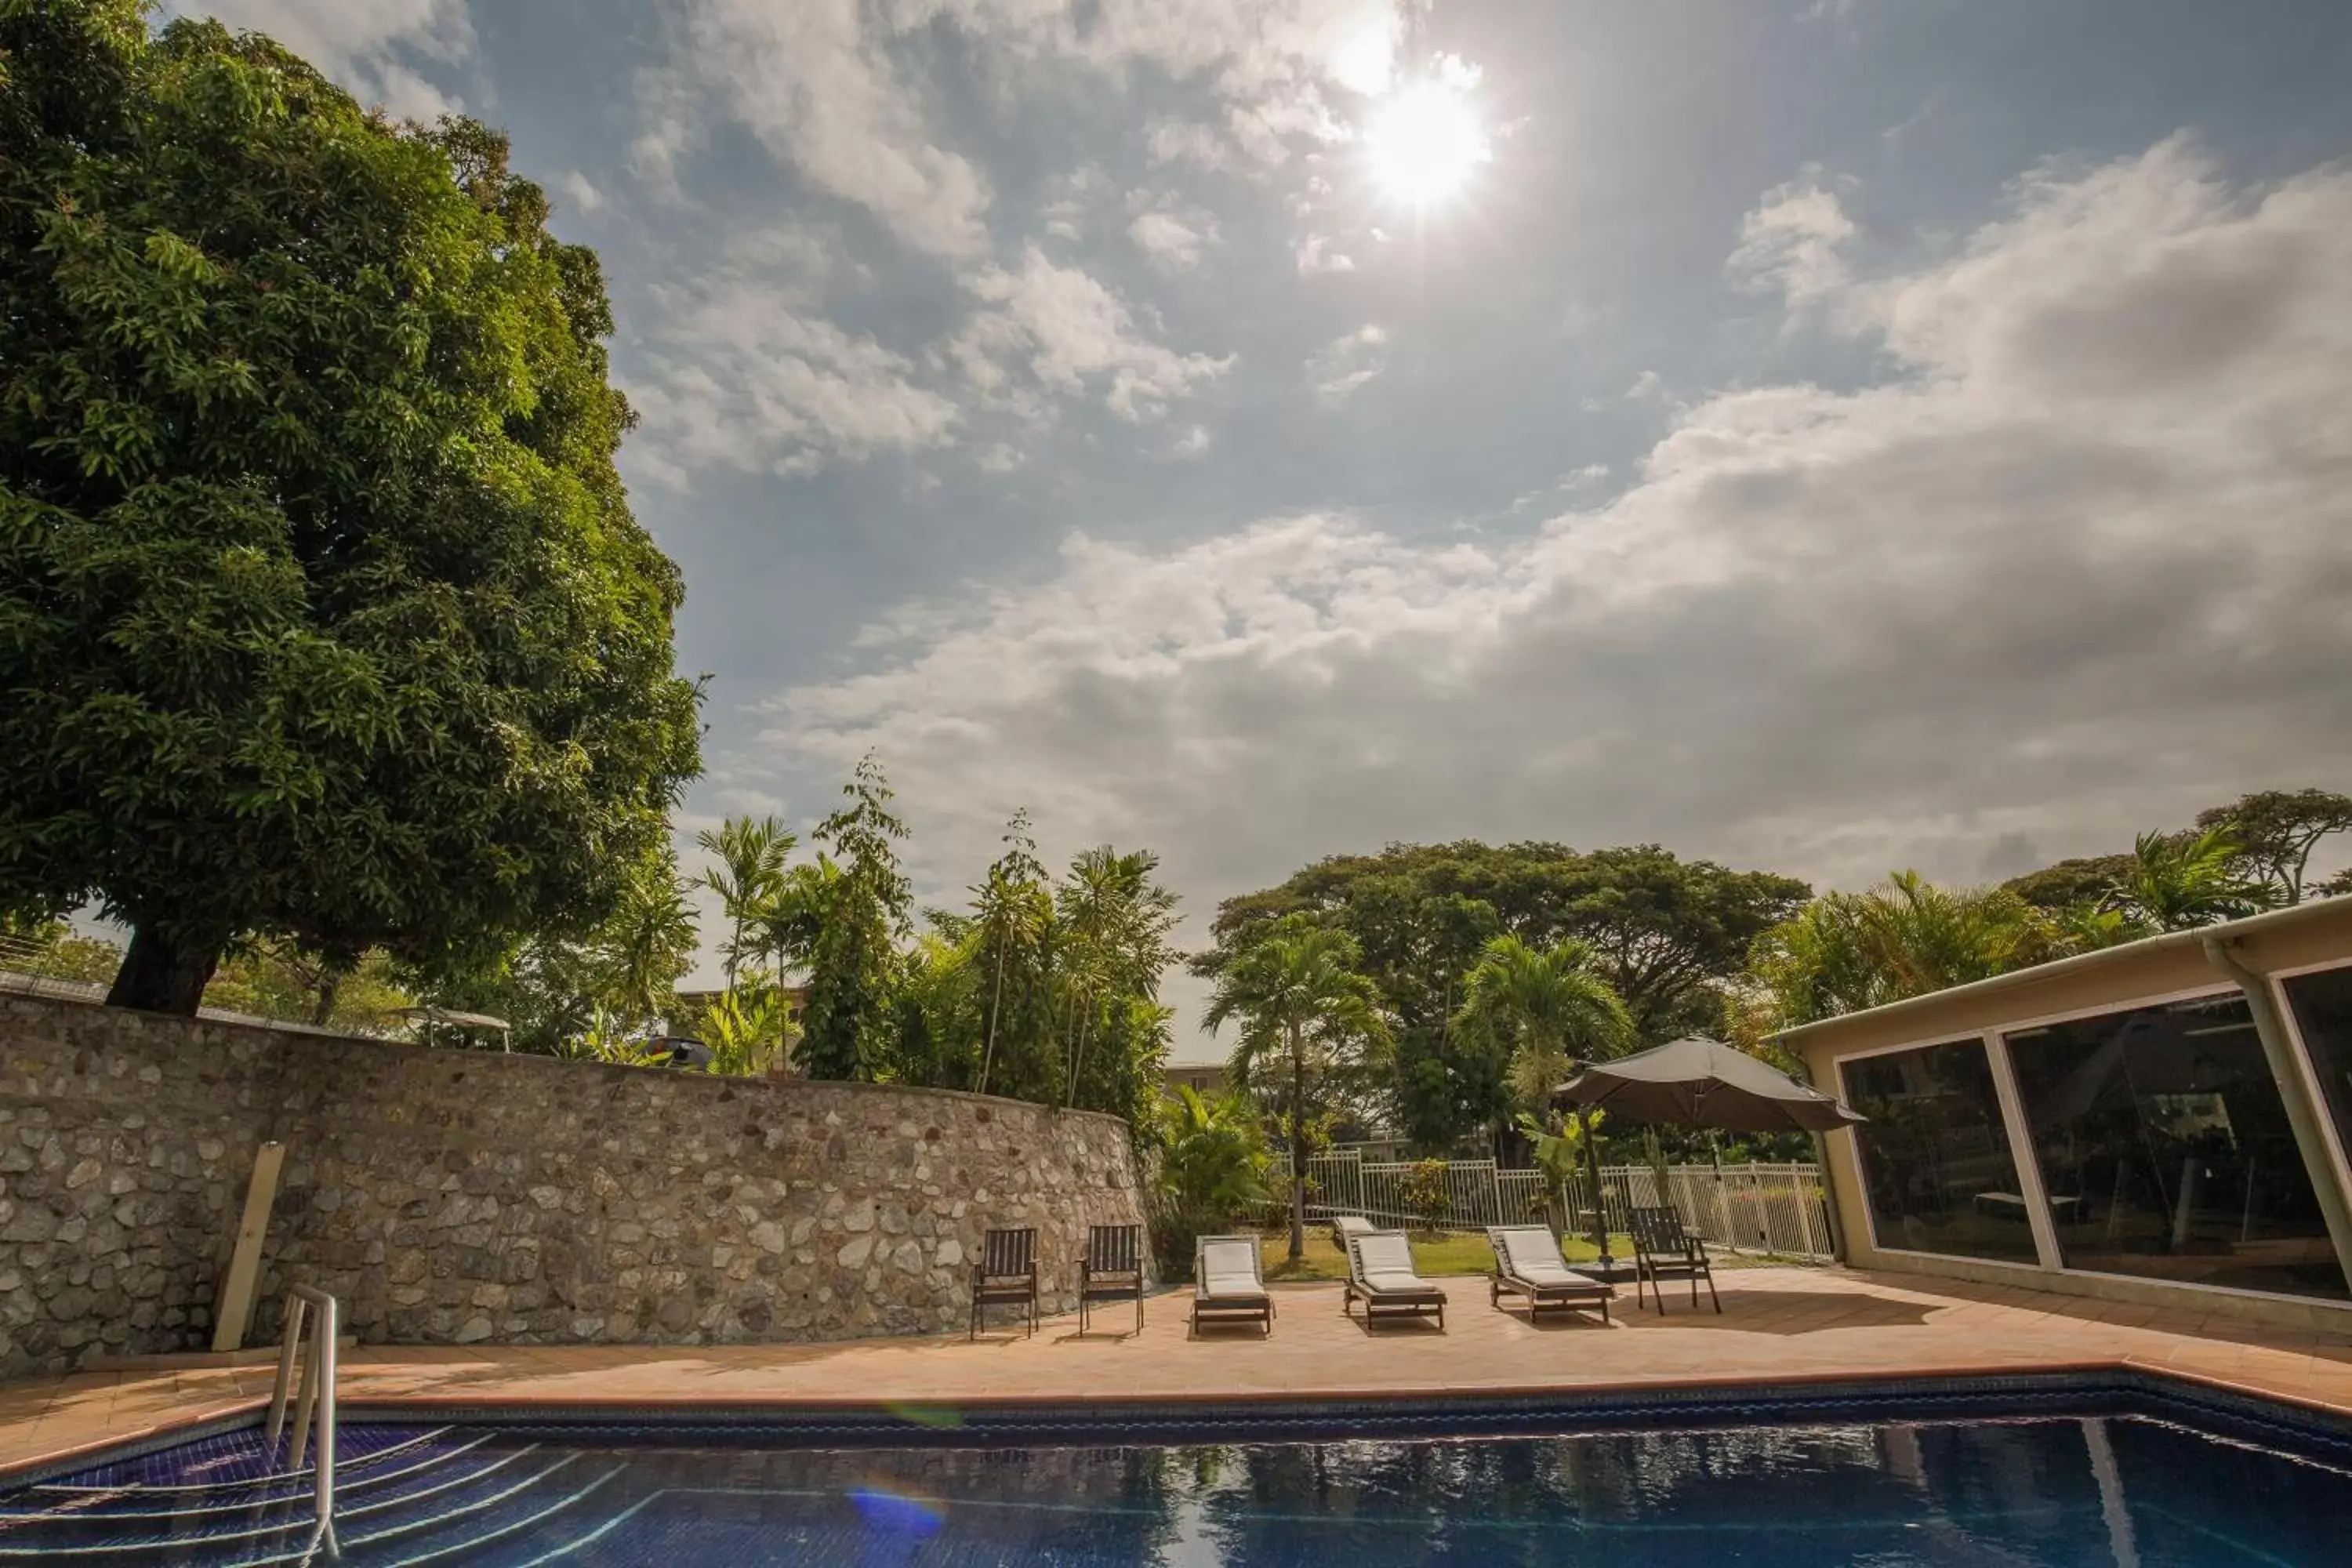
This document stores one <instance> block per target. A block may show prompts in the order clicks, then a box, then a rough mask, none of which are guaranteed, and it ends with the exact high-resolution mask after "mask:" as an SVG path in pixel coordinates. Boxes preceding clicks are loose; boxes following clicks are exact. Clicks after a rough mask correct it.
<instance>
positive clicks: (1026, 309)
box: [946, 246, 1234, 422]
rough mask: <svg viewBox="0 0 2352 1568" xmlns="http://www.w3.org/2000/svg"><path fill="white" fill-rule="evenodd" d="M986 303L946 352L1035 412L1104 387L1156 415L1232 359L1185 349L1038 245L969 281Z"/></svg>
mask: <svg viewBox="0 0 2352 1568" xmlns="http://www.w3.org/2000/svg"><path fill="white" fill-rule="evenodd" d="M967 287H968V288H969V289H970V290H971V294H972V295H973V297H974V298H975V299H976V300H979V301H980V303H981V309H979V310H977V311H975V312H974V314H973V316H972V318H971V321H969V322H967V323H966V324H965V325H964V327H963V329H962V330H961V331H959V332H958V333H957V334H956V336H955V338H954V339H953V341H952V342H950V344H949V345H948V348H947V351H946V355H947V358H948V359H949V360H950V361H951V362H952V363H954V364H955V365H956V366H957V367H958V368H959V369H960V370H961V372H962V374H963V375H964V376H965V378H966V379H967V380H968V381H969V382H970V383H971V385H972V387H973V388H974V389H975V390H976V391H977V392H978V393H980V394H981V395H982V397H983V398H985V399H988V400H989V401H991V402H992V403H994V404H996V405H1000V406H1003V407H1005V408H1008V409H1010V410H1012V411H1013V412H1014V413H1017V414H1019V415H1021V416H1024V417H1025V418H1027V419H1030V420H1032V421H1033V422H1044V421H1046V420H1049V419H1050V418H1051V417H1052V416H1053V404H1054V402H1055V400H1061V399H1067V398H1072V397H1076V396H1079V395H1084V394H1086V393H1087V392H1089V391H1090V390H1095V389H1099V390H1100V392H1101V394H1102V399H1103V403H1104V405H1105V406H1107V407H1108V408H1109V409H1110V411H1111V412H1112V413H1114V414H1116V415H1118V416H1119V417H1120V418H1122V419H1127V420H1132V421H1138V422H1140V421H1144V420H1150V419H1157V418H1159V417H1160V416H1161V415H1163V414H1164V413H1166V412H1167V408H1168V405H1170V404H1171V403H1172V402H1174V401H1176V400H1177V399H1180V398H1183V397H1189V396H1191V395H1192V394H1193V393H1194V392H1196V391H1198V390H1199V389H1200V388H1201V387H1202V385H1204V384H1207V383H1209V382H1212V381H1214V380H1216V379H1217V378H1218V377H1219V376H1221V375H1223V374H1224V373H1225V372H1226V371H1227V370H1228V369H1230V368H1231V367H1232V365H1233V363H1234V362H1233V356H1232V355H1230V354H1228V355H1225V356H1223V358H1212V357H1210V356H1209V355H1206V354H1200V353H1177V352H1176V351H1175V350H1173V349H1171V348H1169V347H1168V346H1167V345H1166V344H1164V343H1162V342H1159V341H1157V339H1156V338H1155V337H1153V336H1150V335H1149V334H1150V332H1151V331H1156V329H1157V326H1158V322H1157V320H1156V318H1154V317H1153V316H1152V315H1151V314H1150V311H1149V310H1144V311H1140V312H1139V311H1138V310H1136V309H1134V308H1133V307H1130V306H1129V304H1128V303H1127V302H1126V301H1125V300H1122V299H1120V298H1119V296H1118V295H1117V294H1115V293H1113V292H1112V291H1111V290H1110V289H1108V288H1106V287H1104V286H1103V284H1102V283H1101V282H1100V281H1098V280H1097V279H1095V278H1094V277H1093V276H1092V275H1091V274H1089V273H1087V272H1085V271H1083V270H1081V269H1079V268H1075V267H1059V266H1056V265H1055V263H1053V262H1052V261H1050V260H1048V259H1047V258H1046V257H1045V253H1044V252H1042V251H1040V250H1039V249H1037V248H1036V247H1034V246H1032V247H1030V249H1029V251H1028V253H1027V255H1026V257H1025V258H1024V259H1023V261H1022V264H1021V268H1020V270H1018V271H1009V270H1007V269H1005V268H1001V267H990V268H983V269H982V271H980V272H979V273H977V274H975V275H974V276H973V277H972V278H971V279H969V281H968V283H967Z"/></svg>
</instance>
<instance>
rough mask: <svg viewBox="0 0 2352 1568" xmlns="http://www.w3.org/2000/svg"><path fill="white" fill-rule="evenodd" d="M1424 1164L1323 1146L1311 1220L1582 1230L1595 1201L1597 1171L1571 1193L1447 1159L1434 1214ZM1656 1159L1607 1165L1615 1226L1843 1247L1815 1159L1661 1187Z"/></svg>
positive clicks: (1310, 1186) (1742, 1244) (1778, 1246)
mask: <svg viewBox="0 0 2352 1568" xmlns="http://www.w3.org/2000/svg"><path fill="white" fill-rule="evenodd" d="M1414 1168H1415V1167H1414V1165H1413V1163H1412V1162H1409V1161H1394V1162H1388V1161H1383V1162H1373V1161H1369V1160H1363V1159H1359V1158H1357V1157H1355V1156H1353V1155H1352V1154H1348V1153H1339V1154H1318V1155H1314V1156H1311V1157H1309V1158H1308V1160H1307V1217H1308V1218H1309V1219H1318V1220H1319V1219H1328V1218H1329V1217H1330V1216H1331V1215H1340V1214H1358V1215H1364V1216H1365V1217H1366V1218H1367V1219H1370V1220H1371V1221H1372V1222H1373V1223H1374V1224H1376V1225H1381V1226H1423V1225H1427V1224H1430V1223H1431V1222H1433V1221H1434V1222H1435V1223H1436V1225H1437V1226H1438V1227H1439V1228H1441V1229H1444V1230H1480V1229H1484V1228H1485V1227H1486V1226H1490V1225H1512V1224H1517V1223H1520V1222H1522V1221H1525V1220H1528V1219H1535V1218H1545V1217H1549V1220H1550V1221H1551V1223H1553V1224H1554V1225H1556V1226H1560V1227H1561V1228H1563V1229H1566V1230H1570V1231H1582V1230H1584V1229H1586V1228H1588V1227H1589V1226H1591V1215H1592V1211H1593V1207H1594V1204H1593V1198H1592V1192H1591V1178H1590V1177H1589V1176H1587V1175H1585V1174H1584V1173H1581V1172H1580V1173H1577V1175H1576V1176H1574V1177H1573V1178H1571V1179H1570V1182H1569V1183H1568V1184H1567V1186H1566V1188H1565V1189H1564V1190H1563V1193H1562V1194H1561V1196H1562V1197H1564V1198H1565V1200H1566V1201H1565V1205H1562V1204H1561V1202H1560V1201H1559V1200H1558V1199H1556V1198H1554V1197H1553V1195H1552V1194H1549V1192H1547V1191H1546V1182H1545V1178H1544V1175H1543V1173H1542V1172H1540V1171H1527V1170H1514V1171H1506V1170H1500V1169H1497V1168H1496V1164H1495V1163H1494V1162H1493V1161H1492V1160H1449V1161H1447V1162H1445V1200H1446V1201H1445V1204H1444V1206H1443V1207H1442V1208H1441V1209H1439V1210H1438V1211H1437V1212H1436V1213H1434V1214H1432V1213H1429V1212H1426V1211H1425V1210H1423V1209H1422V1208H1420V1207H1418V1206H1416V1205H1413V1204H1411V1203H1409V1202H1407V1201H1406V1197H1405V1194H1406V1192H1407V1190H1408V1184H1409V1183H1410V1181H1411V1180H1412V1173H1413V1171H1414ZM1658 1174H1659V1173H1658V1172H1657V1170H1656V1169H1655V1168H1654V1167H1652V1166H1649V1165H1607V1166H1603V1167H1602V1168H1601V1205H1600V1206H1601V1210H1602V1211H1603V1213H1604V1214H1605V1215H1606V1217H1607V1220H1608V1223H1609V1228H1610V1229H1611V1230H1612V1231H1620V1232H1622V1231H1623V1230H1624V1229H1625V1228H1626V1220H1625V1215H1626V1211H1628V1210H1630V1209H1636V1208H1667V1207H1671V1208H1673V1209H1674V1210H1675V1212H1676V1213H1677V1214H1679V1215H1681V1216H1682V1220H1683V1224H1684V1225H1685V1226H1688V1227H1689V1228H1690V1229H1691V1230H1692V1231H1693V1232H1695V1233H1696V1234H1697V1235H1699V1236H1702V1237H1706V1239H1707V1240H1708V1241H1710V1242H1712V1243H1714V1244H1716V1245H1717V1246H1719V1247H1737V1248H1738V1249H1740V1250H1742V1251H1750V1252H1769V1253H1774V1254H1777V1255H1779V1256H1781V1257H1784V1258H1828V1257H1830V1256H1831V1255H1832V1252H1833V1250H1834V1247H1833V1245H1832V1240H1831V1237H1830V1226H1829V1215H1828V1212H1827V1211H1826V1210H1825V1209H1824V1208H1823V1207H1822V1172H1821V1167H1820V1166H1819V1165H1815V1164H1811V1163H1790V1164H1747V1165H1725V1166H1722V1167H1720V1168H1718V1167H1716V1166H1713V1165H1669V1166H1667V1167H1666V1168H1665V1185H1664V1189H1663V1190H1661V1188H1660V1186H1659V1184H1658ZM1266 1184H1267V1185H1268V1186H1269V1187H1270V1188H1272V1190H1273V1192H1274V1194H1275V1198H1274V1203H1273V1205H1271V1207H1272V1209H1273V1211H1274V1215H1269V1217H1275V1215H1286V1214H1287V1213H1288V1212H1289V1206H1290V1166H1289V1162H1288V1161H1286V1160H1284V1159H1282V1158H1281V1157H1279V1156H1277V1157H1276V1160H1275V1162H1274V1164H1273V1168H1272V1169H1271V1170H1269V1171H1268V1173H1267V1175H1266Z"/></svg>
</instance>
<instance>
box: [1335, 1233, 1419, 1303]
mask: <svg viewBox="0 0 2352 1568" xmlns="http://www.w3.org/2000/svg"><path fill="white" fill-rule="evenodd" d="M1350 1242H1351V1245H1352V1247H1353V1248H1354V1257H1355V1260H1356V1279H1357V1281H1358V1283H1360V1284H1361V1285H1362V1286H1363V1287H1364V1288H1365V1289H1368V1290H1371V1291H1374V1292H1376V1293H1378V1294H1380V1295H1383V1296H1387V1295H1427V1294H1429V1293H1430V1292H1432V1291H1433V1290H1435V1289H1437V1287H1436V1286H1434V1285H1432V1284H1431V1283H1430V1282H1429V1281H1428V1280H1426V1279H1423V1278H1422V1277H1421V1276H1420V1275H1419V1274H1418V1273H1416V1272H1415V1271H1414V1269H1413V1267H1412V1247H1411V1245H1409V1244H1408V1243H1407V1242H1406V1240H1405V1238H1404V1234H1403V1233H1402V1231H1394V1230H1376V1231H1373V1232H1371V1233H1370V1235H1366V1236H1359V1237H1351V1238H1350Z"/></svg>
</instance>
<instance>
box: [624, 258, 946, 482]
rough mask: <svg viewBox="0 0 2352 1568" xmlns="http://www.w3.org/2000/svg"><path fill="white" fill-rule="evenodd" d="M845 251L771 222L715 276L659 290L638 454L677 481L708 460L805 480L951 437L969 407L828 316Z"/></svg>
mask: <svg viewBox="0 0 2352 1568" xmlns="http://www.w3.org/2000/svg"><path fill="white" fill-rule="evenodd" d="M832 248H833V247H832V245H831V243H830V241H829V238H828V237H826V236H824V235H823V234H818V233H812V232H810V231H808V230H806V229H802V228H798V227H794V226H780V227H776V228H772V229H768V230H763V231H761V232H758V233H754V234H751V235H748V236H744V237H740V238H739V239H737V240H736V241H734V242H733V243H732V244H731V245H730V246H729V247H728V248H727V252H726V256H725V259H724V260H723V261H722V262H721V263H720V265H719V267H717V268H714V269H713V270H712V271H711V272H710V273H709V275H707V276H705V277H702V278H699V279H694V280H692V281H690V282H688V283H685V284H681V285H675V286H671V287H669V288H667V289H657V290H656V302H657V303H658V304H659V305H660V306H661V307H662V308H663V310H664V312H665V314H664V315H663V317H662V318H661V320H660V322H659V324H658V326H657V327H656V329H655V331H654V335H653V346H652V349H651V352H650V353H648V355H647V360H648V364H649V367H650V368H649V372H648V374H646V375H645V376H642V377H639V378H635V379H633V380H632V381H631V383H630V385H629V387H628V392H629V396H630V399H631V401H632V402H634V403H635V405H637V407H638V409H639V411H640V412H641V413H642V414H643V415H644V416H645V437H644V439H643V440H642V442H640V443H634V444H633V445H632V447H631V452H632V455H633V456H634V457H635V458H637V459H638V460H639V461H641V462H645V463H647V464H648V465H649V467H650V471H652V472H654V473H655V474H656V476H657V477H660V478H662V479H667V480H668V481H670V482H673V483H684V482H686V481H687V480H688V477H689V476H690V474H691V471H692V469H693V468H695V467H697V466H698V465H701V464H705V463H716V464H719V465H723V466H725V467H729V468H742V469H759V468H765V469H769V470H772V471H773V472H777V473H784V474H800V473H808V472H811V471H813V470H814V469H816V468H821V467H823V466H824V464H826V463H828V462H831V461H835V460H851V461H854V460H857V459H861V458H869V457H872V456H873V455H875V454H876V453H878V452H883V451H891V450H899V451H908V450H917V449H920V448H923V447H936V446H940V445H942V444H944V443H946V442H948V441H949V440H950V439H951V438H952V436H953V432H954V429H955V426H956V425H957V423H958V420H959V419H960V417H961V416H960V414H959V411H958V410H957V408H956V405H954V404H953V403H951V402H950V401H949V400H948V399H947V398H945V397H943V396H941V395H939V394H938V393H936V392H934V391H931V390H929V388H927V387H926V386H924V385H922V384H921V377H920V374H919V366H918V365H917V364H916V363H914V362H913V361H911V360H909V359H908V357H906V356H905V355H903V354H900V353H897V352H895V351H893V350H891V349H889V348H887V347H885V346H884V345H883V344H881V343H880V342H877V341H876V340H875V339H874V338H872V337H870V336H866V335H865V334H862V333H856V332H851V331H845V330H844V329H842V328H841V327H839V326H838V325H836V324H835V323H834V322H833V321H830V320H828V319H826V318H825V316H824V312H823V310H822V304H821V296H822V292H823V287H824V281H825V279H826V275H827V273H828V272H829V270H830V267H831V259H830V258H831V254H832ZM640 446H642V447H649V448H650V450H639V447H640Z"/></svg>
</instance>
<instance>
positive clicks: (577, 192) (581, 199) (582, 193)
mask: <svg viewBox="0 0 2352 1568" xmlns="http://www.w3.org/2000/svg"><path fill="white" fill-rule="evenodd" d="M555 188H556V190H557V192H559V193H560V194H561V195H565V196H568V197H570V198H571V200H572V205H573V206H575V207H577V208H579V209H580V210H581V211H582V212H583V213H593V212H594V211H596V210H597V209H598V208H600V207H602V206H603V205H604V192H602V191H600V190H598V189H597V188H596V186H595V184H593V182H592V181H590V179H589V178H588V176H587V175H585V174H582V173H581V172H580V171H579V170H577V169H567V170H565V171H564V172H563V174H562V176H561V177H559V178H558V179H557V180H556V182H555Z"/></svg>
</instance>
